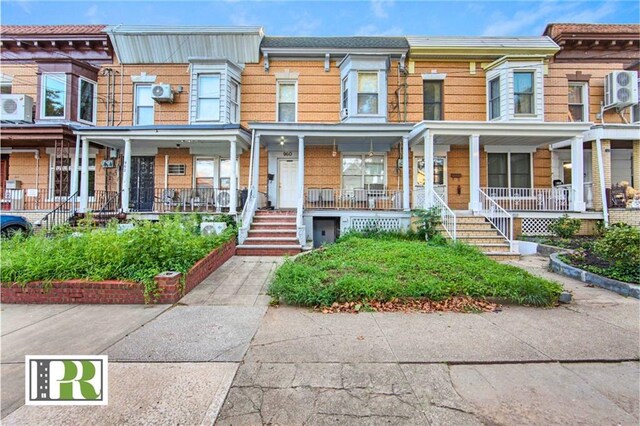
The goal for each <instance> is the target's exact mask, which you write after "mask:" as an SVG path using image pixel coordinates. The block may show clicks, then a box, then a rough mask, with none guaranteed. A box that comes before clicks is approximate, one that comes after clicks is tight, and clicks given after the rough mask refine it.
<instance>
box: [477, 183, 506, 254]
mask: <svg viewBox="0 0 640 426" xmlns="http://www.w3.org/2000/svg"><path fill="white" fill-rule="evenodd" d="M478 192H479V199H480V205H481V210H480V213H481V214H482V215H483V216H484V217H485V218H486V219H487V220H488V221H489V223H491V224H492V225H493V226H494V228H495V229H496V230H497V231H498V232H499V233H500V234H501V235H502V236H503V237H504V238H506V239H507V242H508V243H509V249H510V250H511V251H513V245H514V243H513V215H512V214H511V213H509V212H508V211H506V210H505V209H504V208H502V206H500V204H498V203H497V202H496V201H495V200H494V199H493V198H491V197H489V196H488V195H487V193H486V192H484V191H483V190H482V189H478Z"/></svg>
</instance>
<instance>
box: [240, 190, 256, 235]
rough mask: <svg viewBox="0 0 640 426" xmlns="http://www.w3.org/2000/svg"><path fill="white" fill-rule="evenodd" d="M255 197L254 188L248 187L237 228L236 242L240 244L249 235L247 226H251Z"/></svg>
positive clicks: (254, 209) (254, 210)
mask: <svg viewBox="0 0 640 426" xmlns="http://www.w3.org/2000/svg"><path fill="white" fill-rule="evenodd" d="M257 199H258V197H257V194H256V192H255V189H254V188H253V187H250V188H249V192H248V194H247V201H246V202H245V203H244V207H243V208H242V212H241V213H240V227H239V228H238V242H239V243H240V244H242V243H243V242H244V240H246V239H247V237H248V236H249V228H250V227H251V221H252V220H253V215H254V214H255V212H256V208H257Z"/></svg>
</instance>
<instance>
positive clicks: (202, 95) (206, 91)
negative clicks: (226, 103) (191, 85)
mask: <svg viewBox="0 0 640 426" xmlns="http://www.w3.org/2000/svg"><path fill="white" fill-rule="evenodd" d="M197 108H198V109H197V112H196V120H201V121H220V75H219V74H200V75H198V107H197Z"/></svg>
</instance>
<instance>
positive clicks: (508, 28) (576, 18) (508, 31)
mask: <svg viewBox="0 0 640 426" xmlns="http://www.w3.org/2000/svg"><path fill="white" fill-rule="evenodd" d="M523 4H524V5H525V7H527V9H526V10H519V11H517V12H516V13H514V14H513V15H512V16H506V15H505V14H503V13H502V12H495V13H493V14H492V15H491V17H490V20H491V22H492V23H491V24H490V25H488V26H487V27H486V28H485V29H484V31H483V33H482V35H483V36H509V35H525V34H531V35H540V34H542V31H543V30H544V27H545V25H546V24H547V23H551V22H601V21H602V19H603V18H604V17H606V16H608V15H610V14H612V13H613V12H615V10H616V5H615V2H614V1H611V0H610V1H607V2H605V3H601V4H598V5H594V4H593V3H591V2H587V3H585V2H578V3H573V2H571V3H569V2H551V1H544V2H541V3H539V4H538V7H537V8H530V6H531V3H523ZM593 6H598V7H596V8H594V7H593Z"/></svg>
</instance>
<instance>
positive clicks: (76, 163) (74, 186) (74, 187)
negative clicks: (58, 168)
mask: <svg viewBox="0 0 640 426" xmlns="http://www.w3.org/2000/svg"><path fill="white" fill-rule="evenodd" d="M81 145H82V139H81V138H80V135H78V136H76V155H75V157H74V158H73V167H72V169H71V188H70V190H69V195H73V194H75V193H76V192H78V183H79V182H78V170H80V146H81Z"/></svg>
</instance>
